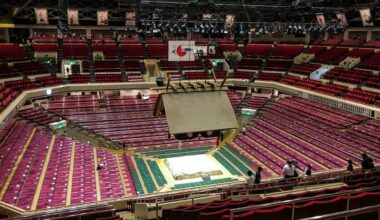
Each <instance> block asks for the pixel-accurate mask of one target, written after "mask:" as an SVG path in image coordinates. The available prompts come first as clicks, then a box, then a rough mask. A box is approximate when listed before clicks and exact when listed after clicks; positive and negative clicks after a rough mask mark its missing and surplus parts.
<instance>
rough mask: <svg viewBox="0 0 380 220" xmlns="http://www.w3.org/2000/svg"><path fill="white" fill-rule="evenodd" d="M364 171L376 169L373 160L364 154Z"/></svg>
mask: <svg viewBox="0 0 380 220" xmlns="http://www.w3.org/2000/svg"><path fill="white" fill-rule="evenodd" d="M362 158H363V160H362V169H363V171H365V170H369V169H373V168H375V165H374V164H373V160H372V159H371V158H369V157H368V155H367V154H366V153H362Z"/></svg>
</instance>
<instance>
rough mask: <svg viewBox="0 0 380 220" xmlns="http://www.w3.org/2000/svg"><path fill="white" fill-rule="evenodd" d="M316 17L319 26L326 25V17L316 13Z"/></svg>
mask: <svg viewBox="0 0 380 220" xmlns="http://www.w3.org/2000/svg"><path fill="white" fill-rule="evenodd" d="M315 17H316V18H317V22H318V24H320V25H325V24H326V19H325V15H324V14H323V13H316V14H315Z"/></svg>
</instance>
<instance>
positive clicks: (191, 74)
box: [185, 72, 209, 80]
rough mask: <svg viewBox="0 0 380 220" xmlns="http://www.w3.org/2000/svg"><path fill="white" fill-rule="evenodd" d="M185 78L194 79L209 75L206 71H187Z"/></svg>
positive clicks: (206, 77)
mask: <svg viewBox="0 0 380 220" xmlns="http://www.w3.org/2000/svg"><path fill="white" fill-rule="evenodd" d="M185 78H186V79H189V80H193V79H209V76H208V74H207V73H205V72H187V73H185Z"/></svg>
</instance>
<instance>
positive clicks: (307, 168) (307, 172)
mask: <svg viewBox="0 0 380 220" xmlns="http://www.w3.org/2000/svg"><path fill="white" fill-rule="evenodd" d="M303 174H304V176H311V165H310V164H308V165H307V166H306V169H305V172H304V173H303Z"/></svg>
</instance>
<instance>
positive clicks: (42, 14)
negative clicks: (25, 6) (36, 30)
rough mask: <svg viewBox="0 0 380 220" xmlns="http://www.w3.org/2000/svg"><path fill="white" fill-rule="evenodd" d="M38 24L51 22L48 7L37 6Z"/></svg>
mask: <svg viewBox="0 0 380 220" xmlns="http://www.w3.org/2000/svg"><path fill="white" fill-rule="evenodd" d="M34 12H35V13H36V22H37V24H49V20H48V11H47V9H46V8H35V9H34Z"/></svg>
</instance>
